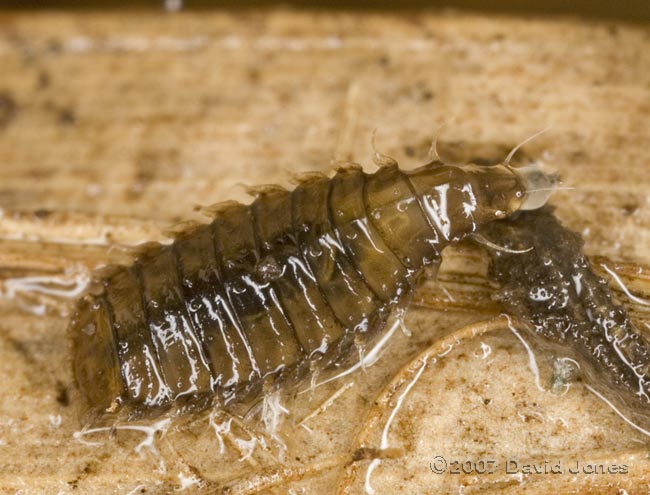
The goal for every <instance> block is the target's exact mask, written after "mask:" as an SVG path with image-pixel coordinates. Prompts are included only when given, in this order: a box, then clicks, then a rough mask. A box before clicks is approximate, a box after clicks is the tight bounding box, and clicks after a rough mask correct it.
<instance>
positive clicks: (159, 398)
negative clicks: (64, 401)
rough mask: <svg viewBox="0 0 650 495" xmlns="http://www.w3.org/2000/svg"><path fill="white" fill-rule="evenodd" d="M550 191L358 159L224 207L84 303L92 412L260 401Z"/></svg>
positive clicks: (527, 177)
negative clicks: (369, 170)
mask: <svg viewBox="0 0 650 495" xmlns="http://www.w3.org/2000/svg"><path fill="white" fill-rule="evenodd" d="M550 189H552V180H551V178H549V177H548V176H546V175H544V174H543V173H542V172H541V171H540V170H539V169H538V168H537V167H535V166H528V167H524V168H520V169H516V168H512V167H511V166H510V165H508V164H500V165H494V166H490V167H480V166H476V165H465V166H449V165H444V164H442V163H440V162H433V163H430V164H428V165H425V166H423V167H421V168H419V169H417V170H414V171H411V172H405V171H402V170H400V169H399V168H398V167H397V166H396V165H390V166H384V167H382V168H380V169H379V170H378V171H377V172H376V173H374V174H370V175H368V174H365V173H364V172H363V171H362V170H361V169H360V167H348V168H343V169H339V170H338V172H337V173H336V175H335V176H334V177H333V178H331V179H330V178H326V177H322V178H318V177H311V178H310V179H308V180H305V181H304V182H303V183H302V184H300V185H299V186H298V187H297V188H296V189H295V190H293V191H291V192H289V191H285V190H279V189H277V188H275V189H270V190H268V191H265V192H262V193H260V194H259V195H258V197H257V199H256V200H255V201H254V202H253V203H252V204H250V205H242V204H238V203H228V204H226V205H224V206H223V207H221V208H219V209H218V211H217V212H216V213H215V216H214V219H213V221H212V222H211V223H209V224H205V225H199V226H197V227H194V228H191V229H189V230H186V231H184V232H182V233H180V234H179V235H178V236H177V237H176V239H175V240H174V242H173V243H172V244H170V245H157V244H156V245H153V246H150V247H148V248H147V249H146V250H145V251H144V253H143V254H142V255H140V256H139V257H138V258H137V259H136V261H135V262H134V263H133V264H132V265H131V266H122V267H116V268H115V269H114V270H113V271H112V273H111V274H110V275H107V276H105V277H104V278H103V279H102V280H101V281H100V283H99V285H100V290H99V291H97V293H94V294H88V295H87V296H85V297H84V298H83V299H82V300H81V301H80V302H79V305H78V308H77V311H76V312H75V315H74V317H73V319H72V322H71V333H72V337H73V343H74V360H73V363H74V373H75V377H76V381H77V383H78V386H79V388H80V390H81V392H82V394H83V395H84V396H85V398H86V399H87V401H88V403H89V405H90V406H91V409H92V410H93V411H94V412H95V413H96V414H97V415H101V414H102V413H104V412H114V411H117V410H119V409H122V408H124V409H125V410H126V411H127V412H128V414H129V417H131V418H133V417H137V416H139V415H153V414H157V413H160V412H161V411H164V410H166V409H168V408H170V406H172V405H173V406H174V407H176V408H183V407H190V406H192V407H205V406H207V405H209V404H211V403H213V402H216V403H217V404H219V405H222V406H224V405H228V404H230V403H236V402H240V401H243V400H244V399H246V398H250V397H254V396H256V395H258V394H260V393H261V391H262V388H263V387H262V386H263V384H264V383H265V382H269V381H272V382H275V383H280V382H282V381H286V380H289V379H291V378H296V377H299V376H301V375H303V374H305V372H307V371H308V370H309V369H310V368H313V367H314V366H326V365H327V364H328V363H331V362H333V361H336V360H337V359H339V358H340V357H341V356H342V355H344V354H345V352H346V350H347V349H348V348H350V347H351V346H352V343H353V341H354V338H355V336H357V335H359V334H369V333H371V332H375V331H377V330H378V329H380V328H381V327H382V326H383V324H384V323H385V321H386V318H387V316H388V314H389V312H390V311H391V309H393V308H394V307H395V306H396V305H398V304H400V302H401V301H403V300H404V297H405V296H406V295H407V294H409V293H410V292H411V290H412V288H413V287H414V286H415V285H416V283H417V281H418V279H419V277H420V274H421V272H422V270H423V268H424V267H426V266H431V265H433V266H437V264H438V263H439V262H440V256H441V252H442V250H443V249H444V248H445V246H447V245H449V244H450V243H455V242H457V241H459V240H460V239H462V238H464V237H465V236H467V235H469V234H471V233H473V232H474V231H476V230H477V229H478V228H479V227H480V226H481V225H483V224H485V223H487V222H490V221H493V220H495V219H500V218H504V217H506V216H507V215H509V214H511V213H512V212H514V211H517V210H519V209H522V208H523V209H529V208H536V207H539V206H540V205H541V204H543V203H544V202H545V200H546V198H547V197H548V195H549V194H550V193H549V191H550ZM540 191H541V192H540Z"/></svg>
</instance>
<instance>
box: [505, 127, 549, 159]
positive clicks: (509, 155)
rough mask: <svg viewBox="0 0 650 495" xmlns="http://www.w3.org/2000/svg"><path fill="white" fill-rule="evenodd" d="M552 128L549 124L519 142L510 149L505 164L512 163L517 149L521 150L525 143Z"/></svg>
mask: <svg viewBox="0 0 650 495" xmlns="http://www.w3.org/2000/svg"><path fill="white" fill-rule="evenodd" d="M550 128H551V126H550V125H549V126H548V127H547V128H546V129H542V130H541V131H538V132H536V133H535V134H533V135H532V136H529V137H527V138H526V139H524V140H523V141H522V142H521V143H519V144H518V145H517V146H515V147H514V148H512V150H511V151H510V153H508V156H506V159H505V160H503V164H504V165H510V161H511V160H512V157H513V156H515V153H517V151H519V150H520V149H521V147H522V146H523V145H524V144H526V143H529V142H530V141H532V140H533V139H535V138H536V137H539V136H541V135H542V134H544V133H545V132H547V131H548V130H550Z"/></svg>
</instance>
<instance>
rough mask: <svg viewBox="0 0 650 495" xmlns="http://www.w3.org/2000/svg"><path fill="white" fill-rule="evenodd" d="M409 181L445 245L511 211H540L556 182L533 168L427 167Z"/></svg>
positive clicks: (508, 166)
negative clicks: (445, 242) (536, 209)
mask: <svg viewBox="0 0 650 495" xmlns="http://www.w3.org/2000/svg"><path fill="white" fill-rule="evenodd" d="M409 177H410V179H411V182H412V184H413V186H414V189H415V191H416V193H417V194H418V195H419V197H420V200H421V203H422V205H423V207H424V210H425V212H426V214H427V216H428V217H429V220H430V221H431V223H432V224H433V225H434V226H435V227H436V230H438V231H439V232H440V233H441V234H442V235H443V237H444V238H445V239H446V240H447V241H452V240H457V239H460V238H461V237H463V236H464V235H466V234H469V233H472V232H474V231H476V230H477V229H478V228H480V226H481V225H483V224H485V223H487V222H491V221H493V220H497V219H501V218H505V217H507V216H509V215H511V214H512V213H514V212H515V211H518V210H521V209H535V208H539V207H541V206H542V205H543V204H544V203H545V202H546V200H547V199H548V197H549V196H550V194H551V192H552V190H553V188H554V184H555V182H554V179H553V178H552V177H550V176H548V175H547V174H545V173H544V172H543V171H542V170H541V169H540V168H539V166H537V165H529V166H526V167H523V168H514V167H511V166H510V165H506V164H498V165H492V166H479V165H473V164H469V165H462V166H450V165H440V164H430V165H425V166H424V167H422V168H420V169H418V170H415V171H414V172H411V173H410V174H409Z"/></svg>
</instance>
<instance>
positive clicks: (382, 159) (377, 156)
mask: <svg viewBox="0 0 650 495" xmlns="http://www.w3.org/2000/svg"><path fill="white" fill-rule="evenodd" d="M376 135H377V128H376V127H375V128H374V129H373V131H372V137H371V138H370V146H372V161H373V162H374V164H375V165H377V166H378V167H379V168H384V167H397V160H395V159H394V158H393V157H390V156H388V155H384V154H383V153H380V152H379V151H377V146H375V137H376Z"/></svg>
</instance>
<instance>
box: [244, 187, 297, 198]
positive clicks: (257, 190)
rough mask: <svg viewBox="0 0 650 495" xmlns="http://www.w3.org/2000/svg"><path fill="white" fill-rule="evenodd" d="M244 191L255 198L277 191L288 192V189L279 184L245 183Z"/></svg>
mask: <svg viewBox="0 0 650 495" xmlns="http://www.w3.org/2000/svg"><path fill="white" fill-rule="evenodd" d="M243 187H244V191H245V192H246V194H248V195H249V196H252V197H253V198H259V197H260V196H266V195H270V194H275V193H281V192H287V190H286V189H285V188H284V187H282V186H279V185H277V184H260V185H257V186H247V185H244V186H243Z"/></svg>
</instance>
